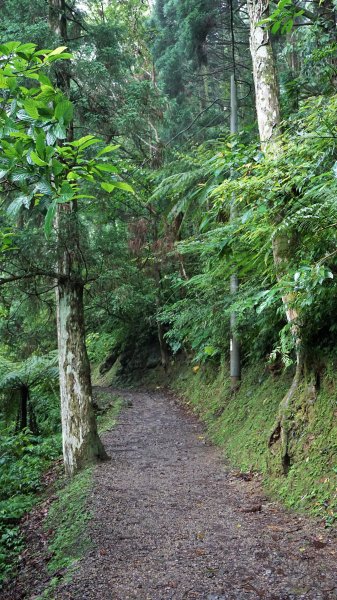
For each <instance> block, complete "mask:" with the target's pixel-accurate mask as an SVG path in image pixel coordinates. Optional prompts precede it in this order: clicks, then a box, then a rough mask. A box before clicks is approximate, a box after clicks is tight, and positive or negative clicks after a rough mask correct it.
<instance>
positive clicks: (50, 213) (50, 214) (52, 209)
mask: <svg viewBox="0 0 337 600" xmlns="http://www.w3.org/2000/svg"><path fill="white" fill-rule="evenodd" d="M56 209H57V202H56V200H54V201H53V202H52V203H51V204H50V205H49V207H48V210H47V214H46V217H45V220H44V232H45V236H46V237H47V238H49V237H50V234H51V232H52V228H53V222H54V218H55V214H56Z"/></svg>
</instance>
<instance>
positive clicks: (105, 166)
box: [95, 163, 118, 173]
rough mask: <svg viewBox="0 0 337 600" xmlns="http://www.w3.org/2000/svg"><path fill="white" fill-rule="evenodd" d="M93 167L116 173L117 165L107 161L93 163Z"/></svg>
mask: <svg viewBox="0 0 337 600" xmlns="http://www.w3.org/2000/svg"><path fill="white" fill-rule="evenodd" d="M95 169H98V170H99V171H105V172H106V173H118V169H117V167H115V166H114V165H109V164H108V163H107V164H104V163H103V164H95Z"/></svg>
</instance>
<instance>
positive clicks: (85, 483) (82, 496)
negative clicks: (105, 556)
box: [37, 391, 123, 600]
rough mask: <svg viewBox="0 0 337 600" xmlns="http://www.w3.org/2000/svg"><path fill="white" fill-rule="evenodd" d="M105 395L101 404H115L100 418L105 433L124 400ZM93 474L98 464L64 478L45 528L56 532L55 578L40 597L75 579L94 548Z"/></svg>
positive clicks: (53, 544)
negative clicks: (91, 530)
mask: <svg viewBox="0 0 337 600" xmlns="http://www.w3.org/2000/svg"><path fill="white" fill-rule="evenodd" d="M101 394H103V395H104V398H103V397H102V398H99V399H98V400H99V403H100V405H102V406H104V405H105V404H106V403H107V402H108V401H109V404H110V405H111V406H110V407H109V408H108V410H106V412H104V413H103V414H101V415H99V417H98V426H99V432H100V433H104V432H105V431H108V430H110V429H112V428H113V427H114V426H115V425H116V423H117V418H118V415H119V413H120V410H121V408H122V406H123V400H122V399H121V398H120V397H118V396H115V397H112V396H111V393H109V392H103V391H102V392H101ZM105 396H106V397H105ZM93 473H94V467H89V468H87V469H85V470H84V471H81V472H80V473H78V474H77V475H76V476H75V477H74V478H73V479H71V480H64V481H63V487H62V488H61V489H59V490H58V492H57V499H56V500H55V501H54V502H53V503H52V505H51V507H50V509H49V512H48V517H47V519H46V521H45V524H44V527H45V530H46V531H48V532H50V531H52V535H51V539H50V542H49V545H48V551H49V552H50V553H51V554H52V558H51V560H50V561H49V563H48V571H49V574H50V576H51V580H50V582H49V584H48V587H47V588H46V589H45V590H44V592H43V593H42V594H41V595H40V596H39V598H40V599H42V598H48V600H52V599H53V598H54V596H53V594H54V593H56V590H57V588H58V586H59V584H60V582H61V581H62V580H64V579H66V580H69V579H71V577H72V571H73V568H74V567H75V565H76V563H77V562H78V560H79V559H80V558H81V557H82V556H83V555H84V554H85V553H86V551H87V550H88V549H89V548H90V547H91V544H92V542H91V540H90V537H89V534H88V523H89V521H90V519H91V513H90V510H89V509H88V497H89V494H90V492H91V490H92V487H93ZM60 484H61V482H60ZM37 600H39V599H37Z"/></svg>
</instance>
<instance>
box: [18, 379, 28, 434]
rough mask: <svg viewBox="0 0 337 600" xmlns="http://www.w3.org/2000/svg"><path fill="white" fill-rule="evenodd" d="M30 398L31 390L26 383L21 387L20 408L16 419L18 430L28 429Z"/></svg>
mask: <svg viewBox="0 0 337 600" xmlns="http://www.w3.org/2000/svg"><path fill="white" fill-rule="evenodd" d="M28 398H29V390H28V387H27V386H26V385H22V386H21V387H20V400H19V410H18V416H17V420H16V431H22V430H23V429H26V427H27V425H28Z"/></svg>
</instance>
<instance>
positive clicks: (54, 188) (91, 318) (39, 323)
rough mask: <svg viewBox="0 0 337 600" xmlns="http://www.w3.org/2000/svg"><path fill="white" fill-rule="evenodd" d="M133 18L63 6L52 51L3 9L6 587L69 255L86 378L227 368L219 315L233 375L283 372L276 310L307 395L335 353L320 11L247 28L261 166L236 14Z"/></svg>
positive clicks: (330, 8)
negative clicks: (262, 76)
mask: <svg viewBox="0 0 337 600" xmlns="http://www.w3.org/2000/svg"><path fill="white" fill-rule="evenodd" d="M150 4H151V6H150V5H148V3H146V2H142V1H141V0H130V1H128V2H120V1H117V0H110V1H109V2H97V1H96V0H86V1H85V2H76V1H73V0H72V1H70V2H68V3H63V5H64V13H62V17H63V18H64V20H65V21H66V22H67V25H68V29H67V39H66V40H64V39H61V35H60V32H57V31H56V30H55V29H54V30H53V29H52V28H51V27H50V22H49V21H48V8H50V6H51V5H52V3H51V2H49V3H46V2H35V3H31V2H27V1H26V0H18V1H16V2H13V1H12V0H6V1H4V2H2V15H3V20H2V25H1V30H2V38H3V41H4V42H5V43H4V44H3V45H2V46H1V47H0V51H1V57H0V91H1V97H2V99H1V105H0V178H1V181H0V185H1V206H0V226H1V228H0V317H1V320H0V335H1V339H0V416H1V419H0V434H1V441H0V462H1V466H2V469H1V481H0V484H1V485H0V487H1V490H2V491H1V496H0V518H1V519H2V522H1V523H2V524H1V529H0V535H1V544H2V548H4V550H3V549H1V550H0V567H1V566H3V570H4V575H5V576H6V574H7V571H8V569H9V566H8V565H9V562H10V559H11V558H12V555H14V554H15V553H16V554H17V552H18V550H19V549H20V544H21V542H20V538H19V534H18V521H19V518H20V517H21V516H22V515H23V514H24V512H25V511H26V510H27V509H29V508H30V506H31V505H32V503H33V501H34V498H35V496H34V494H35V493H36V492H38V491H39V490H40V489H41V474H42V472H43V470H44V469H45V468H46V466H47V465H48V464H49V463H50V461H51V460H52V459H53V458H55V457H56V456H57V455H58V454H59V451H60V443H59V434H60V420H59V416H58V414H59V406H58V403H59V400H58V390H57V368H56V363H55V349H56V346H57V339H56V338H57V336H56V316H55V297H54V296H55V294H54V292H55V286H56V283H55V277H56V275H57V274H56V273H55V269H56V263H57V260H58V258H59V255H60V248H62V252H68V254H69V255H71V256H72V257H74V256H75V260H74V262H75V266H76V269H77V271H76V272H77V276H78V278H79V279H80V280H81V285H83V290H84V309H85V319H86V340H87V348H88V354H89V358H90V361H91V363H92V365H94V366H95V367H96V372H97V370H98V368H99V367H101V370H100V374H101V375H102V374H104V373H106V372H108V371H109V370H110V368H111V367H112V366H113V365H115V370H116V369H117V374H118V375H119V376H122V377H124V378H125V377H126V376H129V375H130V371H135V372H138V373H139V371H142V370H144V369H145V368H146V366H155V365H158V364H159V363H160V362H161V363H162V365H163V366H164V367H165V369H167V368H168V367H169V363H170V360H172V359H174V357H176V356H183V357H184V358H186V359H187V360H188V361H191V363H192V364H193V365H194V366H195V367H199V365H201V364H205V365H210V366H211V368H214V369H218V368H219V367H220V366H221V367H222V368H224V365H225V366H226V368H227V364H228V361H229V348H230V343H229V340H230V335H231V333H232V334H233V331H232V332H231V331H230V319H231V315H233V314H235V317H236V319H235V335H236V336H237V338H238V339H239V342H240V347H241V357H242V362H243V364H247V363H254V362H258V361H261V362H263V364H268V365H269V367H268V368H269V369H274V370H275V371H276V372H278V371H281V370H282V369H284V368H285V367H290V369H291V368H294V365H295V362H296V352H295V350H296V347H295V346H296V339H295V336H294V327H293V325H292V324H291V323H290V322H289V320H288V321H287V318H286V313H285V305H284V298H287V302H288V305H289V306H290V307H291V309H292V310H294V311H296V314H298V315H300V317H299V319H298V322H297V323H296V327H298V328H299V329H300V331H301V336H300V341H301V351H302V354H303V356H304V361H305V366H306V370H307V373H309V372H310V373H311V375H312V377H313V379H314V380H315V382H316V383H317V382H319V378H320V376H321V374H322V373H323V372H324V368H325V364H326V361H327V357H328V355H329V354H333V353H334V352H335V347H336V343H337V326H336V322H335V314H336V310H337V290H336V277H337V251H336V241H337V240H336V223H337V208H336V200H335V197H336V191H337V189H336V188H337V148H336V131H337V121H336V109H337V95H336V81H337V61H336V48H337V35H336V10H335V6H334V4H333V3H332V2H331V1H330V0H325V1H324V2H318V1H317V2H316V1H314V2H312V3H310V6H311V9H310V10H309V9H308V7H307V3H305V2H301V1H299V2H296V3H295V2H292V0H286V1H285V0H280V2H279V3H273V4H272V5H271V10H270V14H269V16H268V14H267V13H266V18H265V19H264V20H263V27H265V28H266V31H268V32H269V33H270V35H271V37H272V41H273V46H274V54H275V65H276V70H277V75H278V81H279V91H280V103H281V117H282V123H281V126H280V128H279V129H280V132H279V136H278V139H277V151H274V152H273V153H271V152H268V150H266V148H263V149H261V144H260V140H259V137H258V132H257V126H256V119H255V103H254V92H253V89H254V82H253V78H252V64H251V55H250V53H249V20H248V16H247V12H246V10H245V7H244V6H243V5H239V4H238V3H236V2H234V0H229V1H227V0H225V1H220V2H218V1H217V2H205V1H203V0H198V1H197V2H192V1H191V0H184V1H181V0H179V1H178V0H156V2H154V3H150ZM12 40H20V41H14V42H13V41H12ZM45 48H54V50H53V51H52V50H49V51H48V50H45ZM232 73H233V74H234V75H235V79H236V83H237V90H238V120H239V128H238V133H235V134H233V133H232V134H231V133H230V118H229V117H230V75H231V74H232ZM65 80H66V83H67V85H66V86H65ZM111 156H113V164H112V163H111V158H110V157H111ZM130 192H132V193H130ZM74 202H76V203H77V205H78V213H77V214H78V217H77V221H76V226H75V227H74V229H73V231H75V229H76V236H74V239H75V238H76V240H79V241H78V243H77V242H76V244H73V245H72V243H71V241H70V240H69V229H68V228H65V229H64V231H63V232H62V231H61V233H60V230H58V231H57V226H56V225H55V223H56V221H57V214H58V206H59V205H62V206H64V205H68V206H70V205H72V204H73V203H74ZM233 207H234V210H233ZM55 219H56V221H55ZM280 237H282V239H283V240H286V246H287V256H288V259H287V265H286V269H283V270H278V269H277V268H276V265H275V251H274V248H275V240H276V239H280ZM60 244H61V245H60ZM74 246H76V250H74ZM233 274H236V275H237V276H238V278H239V291H238V292H236V293H235V294H232V293H230V282H231V277H232V276H233ZM317 385H318V384H317ZM265 441H266V440H265ZM330 517H331V519H330V520H331V523H332V522H333V520H334V518H335V517H334V514H333V515H330Z"/></svg>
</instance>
